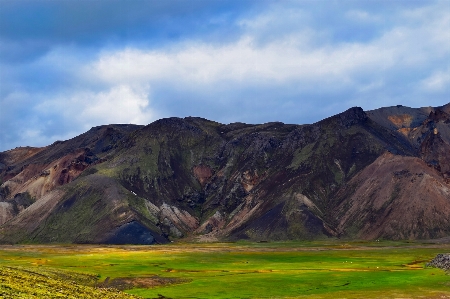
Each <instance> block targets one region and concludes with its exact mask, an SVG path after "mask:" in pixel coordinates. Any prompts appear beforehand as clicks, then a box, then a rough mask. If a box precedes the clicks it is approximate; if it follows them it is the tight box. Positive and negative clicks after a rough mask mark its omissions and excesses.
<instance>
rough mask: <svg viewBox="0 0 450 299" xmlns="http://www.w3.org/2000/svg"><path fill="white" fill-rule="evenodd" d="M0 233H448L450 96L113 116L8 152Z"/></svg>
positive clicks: (158, 239) (1, 175) (43, 236)
mask: <svg viewBox="0 0 450 299" xmlns="http://www.w3.org/2000/svg"><path fill="white" fill-rule="evenodd" d="M0 183H1V187H0V243H101V244H154V243H166V242H170V241H173V240H179V239H183V240H189V241H235V240H243V239H245V240H251V241H275V240H313V239H325V238H329V237H333V238H348V239H367V240H375V239H392V240H401V239H408V240H414V239H422V240H423V239H434V238H442V237H448V236H450V103H449V104H446V105H444V106H441V107H424V108H409V107H405V106H401V105H398V106H394V107H386V108H380V109H376V110H372V111H363V109H361V108H359V107H354V108H351V109H348V110H347V111H345V112H342V113H340V114H337V115H334V116H331V117H329V118H326V119H324V120H321V121H319V122H317V123H314V124H307V125H297V124H284V123H281V122H270V123H265V124H256V125H255V124H245V123H231V124H221V123H218V122H214V121H210V120H207V119H203V118H197V117H186V118H175V117H173V118H165V119H160V120H157V121H155V122H153V123H151V124H149V125H147V126H138V125H105V126H99V127H94V128H92V129H91V130H89V131H87V132H86V133H83V134H81V135H79V136H77V137H75V138H72V139H70V140H66V141H56V142H54V143H53V144H51V145H49V146H46V147H40V148H37V147H19V148H15V149H12V150H8V151H4V152H0Z"/></svg>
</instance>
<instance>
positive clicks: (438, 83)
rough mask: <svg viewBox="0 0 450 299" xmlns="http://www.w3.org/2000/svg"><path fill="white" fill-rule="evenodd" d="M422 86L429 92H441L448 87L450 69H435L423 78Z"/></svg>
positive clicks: (449, 84) (449, 83)
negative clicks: (435, 70)
mask: <svg viewBox="0 0 450 299" xmlns="http://www.w3.org/2000/svg"><path fill="white" fill-rule="evenodd" d="M421 83H422V87H423V89H425V90H426V91H429V92H442V91H445V90H446V89H448V88H449V87H450V70H447V71H437V72H434V73H433V74H432V75H431V76H429V77H428V78H426V79H425V80H423V81H422V82H421Z"/></svg>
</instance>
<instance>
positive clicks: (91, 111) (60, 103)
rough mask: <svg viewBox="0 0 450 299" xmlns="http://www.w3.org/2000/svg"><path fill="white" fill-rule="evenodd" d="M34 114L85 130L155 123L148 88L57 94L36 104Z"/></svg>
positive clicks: (119, 87) (121, 86) (114, 87)
mask: <svg viewBox="0 0 450 299" xmlns="http://www.w3.org/2000/svg"><path fill="white" fill-rule="evenodd" d="M36 111H37V112H39V113H41V114H49V113H50V114H57V115H59V116H60V117H61V116H62V117H63V119H67V120H71V122H72V123H74V125H77V126H78V127H79V128H81V129H84V130H87V129H90V128H91V127H93V126H98V125H105V124H112V123H133V124H148V123H149V122H151V121H153V120H156V119H155V116H156V115H155V113H154V112H153V111H152V110H151V109H150V107H149V89H148V88H145V87H144V88H143V87H137V88H136V87H132V86H129V85H117V86H113V87H111V88H110V89H109V90H106V91H101V92H92V91H81V92H74V93H73V94H71V95H70V96H65V95H58V96H57V97H55V98H54V99H50V100H45V101H43V102H42V103H40V104H39V105H37V106H36Z"/></svg>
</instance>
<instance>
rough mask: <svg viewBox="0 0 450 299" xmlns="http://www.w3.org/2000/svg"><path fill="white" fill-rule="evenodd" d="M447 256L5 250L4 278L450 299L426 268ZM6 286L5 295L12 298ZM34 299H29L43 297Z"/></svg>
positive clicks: (361, 246) (300, 245) (258, 248)
mask: <svg viewBox="0 0 450 299" xmlns="http://www.w3.org/2000/svg"><path fill="white" fill-rule="evenodd" d="M443 252H450V245H449V244H446V245H445V244H441V245H436V244H420V243H406V242H404V243H403V242H373V243H368V242H353V243H343V242H337V241H330V242H327V241H322V242H285V243H211V244H195V243H193V244H192V243H187V244H180V243H178V244H171V245H161V246H159V245H158V246H106V247H105V246H104V247H100V246H91V245H83V246H82V245H68V246H62V245H61V246H37V245H22V246H2V247H0V272H1V271H3V272H2V273H1V274H2V275H3V276H5V275H6V276H7V275H8V274H7V271H19V272H20V271H22V273H38V275H40V274H39V273H44V274H42V275H41V276H45V277H49V278H51V279H53V280H58V279H59V280H60V283H62V282H64V281H65V282H70V283H71V286H72V288H73V287H74V286H79V287H80V288H82V287H87V288H89V289H88V291H89V292H94V291H103V292H107V290H105V289H104V288H107V287H115V288H118V289H121V290H123V291H124V292H126V293H129V294H133V295H137V296H140V297H143V298H303V297H305V298H306V297H308V298H333V299H335V298H450V276H449V275H447V274H446V273H445V272H444V271H442V270H439V269H434V268H425V267H424V265H425V263H426V262H428V261H430V260H431V259H432V258H433V257H434V256H436V254H438V253H443ZM5 273H6V274H5ZM45 273H46V274H45ZM49 273H50V274H49ZM52 273H53V274H52ZM6 276H5V277H6ZM2 279H3V280H1V279H0V295H1V292H2V291H3V292H4V293H5V294H6V291H5V290H6V289H5V285H6V283H5V280H6V279H5V278H2ZM25 280H26V279H25ZM58 287H59V289H60V290H61V286H58ZM9 288H11V284H10V286H9ZM43 288H45V284H43ZM19 289H20V286H19ZM52 290H53V291H52ZM88 291H86V292H88ZM10 292H11V291H10ZM46 292H47V293H51V292H56V291H54V289H52V288H51V287H50V288H48V289H47V290H46ZM34 296H35V297H33V296H31V295H30V296H29V297H23V298H40V295H39V294H37V295H34ZM108 296H111V297H108ZM114 296H117V297H114ZM119 296H120V295H118V294H116V293H111V294H110V293H108V294H107V293H105V294H104V295H102V296H100V297H98V298H122V297H119ZM0 297H1V296H0ZM44 297H45V296H42V298H44ZM54 297H55V298H57V297H58V296H54ZM125 297H127V296H126V295H125V294H124V297H123V298H125ZM5 298H8V297H5ZM11 298H14V297H11ZM64 298H68V297H64ZM74 298H83V297H76V296H75V297H74ZM86 298H89V297H88V296H87V295H86ZM93 298H95V295H93Z"/></svg>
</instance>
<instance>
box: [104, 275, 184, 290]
mask: <svg viewBox="0 0 450 299" xmlns="http://www.w3.org/2000/svg"><path fill="white" fill-rule="evenodd" d="M191 281H192V280H191V279H184V278H172V277H159V276H151V277H134V278H125V277H118V278H114V279H110V278H109V277H107V278H106V279H105V280H104V281H103V282H101V283H98V284H97V285H96V287H97V288H114V289H117V290H121V291H122V290H130V289H135V288H154V287H159V286H165V285H170V284H182V283H188V282H191Z"/></svg>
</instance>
